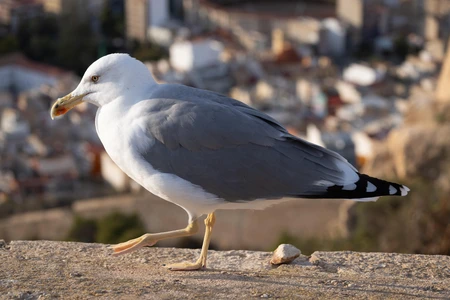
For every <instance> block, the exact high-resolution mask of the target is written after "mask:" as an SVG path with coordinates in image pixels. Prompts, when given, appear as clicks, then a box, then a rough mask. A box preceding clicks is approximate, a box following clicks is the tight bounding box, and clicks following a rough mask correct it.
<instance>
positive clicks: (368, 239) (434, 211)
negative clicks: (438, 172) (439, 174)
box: [351, 179, 450, 255]
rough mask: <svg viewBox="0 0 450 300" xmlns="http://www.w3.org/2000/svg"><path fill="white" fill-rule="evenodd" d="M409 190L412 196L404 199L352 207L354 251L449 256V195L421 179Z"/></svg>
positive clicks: (388, 198) (385, 199) (391, 199)
mask: <svg viewBox="0 0 450 300" xmlns="http://www.w3.org/2000/svg"><path fill="white" fill-rule="evenodd" d="M394 181H395V180H394ZM409 187H410V188H411V191H413V192H411V193H410V194H409V195H408V196H407V197H405V198H403V197H402V198H400V197H387V198H384V199H380V200H378V201H377V202H373V203H358V204H356V205H355V206H354V207H353V209H352V212H351V213H352V215H353V222H354V224H353V226H352V227H353V231H352V244H353V245H354V247H355V250H360V251H383V252H403V253H423V254H445V255H450V199H449V198H450V197H449V194H448V193H447V192H445V191H441V190H440V189H438V188H436V186H435V184H434V182H430V181H426V180H423V179H416V180H415V181H413V182H412V183H411V184H409Z"/></svg>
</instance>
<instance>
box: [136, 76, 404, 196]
mask: <svg viewBox="0 0 450 300" xmlns="http://www.w3.org/2000/svg"><path fill="white" fill-rule="evenodd" d="M134 109H137V110H138V111H140V112H141V114H140V115H141V116H142V117H141V118H143V119H141V120H139V121H140V122H143V124H144V125H141V126H140V127H141V128H142V126H144V128H145V131H146V133H147V135H148V138H149V139H151V140H153V142H152V143H148V144H149V146H148V147H145V148H143V149H142V148H140V149H139V151H140V155H142V157H144V158H145V159H146V160H147V161H148V162H149V163H150V164H151V165H152V166H153V168H155V169H157V170H159V171H160V172H163V173H170V174H174V175H176V176H178V177H180V178H183V179H185V180H187V181H189V182H191V183H193V184H195V185H198V186H200V187H202V188H203V189H204V190H206V191H207V192H209V193H211V194H214V195H216V196H218V197H219V198H222V199H225V200H227V201H240V200H242V201H251V200H254V199H264V198H265V199H276V198H282V197H302V198H368V197H376V196H379V195H384V194H389V189H390V185H389V183H387V182H385V181H381V180H378V179H375V178H370V177H368V176H366V175H361V174H359V173H357V172H356V170H355V168H354V167H353V166H351V165H350V164H349V163H348V162H347V161H346V160H345V159H344V158H342V157H341V156H340V155H338V154H337V153H335V152H332V151H329V150H326V149H324V148H321V147H319V146H316V145H313V144H311V143H308V142H306V141H303V140H301V139H299V138H296V137H294V136H292V135H290V134H289V133H288V132H287V131H286V129H284V128H283V126H281V125H280V124H279V123H278V122H276V121H275V120H273V119H272V118H270V117H269V116H267V115H265V114H264V113H262V112H259V111H256V110H254V109H252V108H250V107H248V106H246V105H244V104H242V103H240V102H238V101H236V100H233V99H230V98H227V97H225V96H221V95H218V94H215V93H212V92H207V91H202V90H197V89H194V88H189V87H185V86H180V85H162V86H159V88H157V89H154V91H153V92H152V95H151V97H150V99H149V100H145V101H142V102H140V103H138V104H137V105H136V107H135V108H134ZM369 180H370V181H369ZM395 187H396V188H397V190H396V191H397V192H398V193H400V189H399V187H400V186H399V185H396V186H395Z"/></svg>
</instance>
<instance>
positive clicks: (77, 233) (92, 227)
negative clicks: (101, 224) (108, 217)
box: [67, 216, 97, 243]
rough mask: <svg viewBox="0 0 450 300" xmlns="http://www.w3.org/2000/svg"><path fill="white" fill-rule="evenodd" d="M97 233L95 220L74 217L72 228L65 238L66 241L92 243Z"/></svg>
mask: <svg viewBox="0 0 450 300" xmlns="http://www.w3.org/2000/svg"><path fill="white" fill-rule="evenodd" d="M96 233H97V223H96V222H95V220H90V219H85V218H82V217H79V216H76V217H75V220H74V223H73V225H72V228H71V229H70V231H69V234H68V236H67V240H68V241H73V242H83V243H93V242H95V235H96Z"/></svg>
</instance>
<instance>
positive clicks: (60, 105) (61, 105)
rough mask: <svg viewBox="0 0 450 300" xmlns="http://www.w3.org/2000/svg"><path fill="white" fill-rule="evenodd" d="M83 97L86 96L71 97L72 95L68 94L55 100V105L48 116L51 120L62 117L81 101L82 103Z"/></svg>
mask: <svg viewBox="0 0 450 300" xmlns="http://www.w3.org/2000/svg"><path fill="white" fill-rule="evenodd" d="M84 96H86V94H82V95H78V96H72V94H69V95H67V96H64V97H62V98H59V99H58V100H56V102H55V104H53V106H52V109H51V111H50V116H51V117H52V120H53V119H54V118H55V117H57V116H61V115H64V114H65V113H66V112H68V111H69V110H71V109H72V108H74V107H75V106H77V105H78V104H80V103H81V101H83V97H84Z"/></svg>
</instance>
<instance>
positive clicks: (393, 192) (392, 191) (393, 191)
mask: <svg viewBox="0 0 450 300" xmlns="http://www.w3.org/2000/svg"><path fill="white" fill-rule="evenodd" d="M396 193H397V189H396V188H395V187H394V186H392V185H390V186H389V194H390V195H394V194H396Z"/></svg>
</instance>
